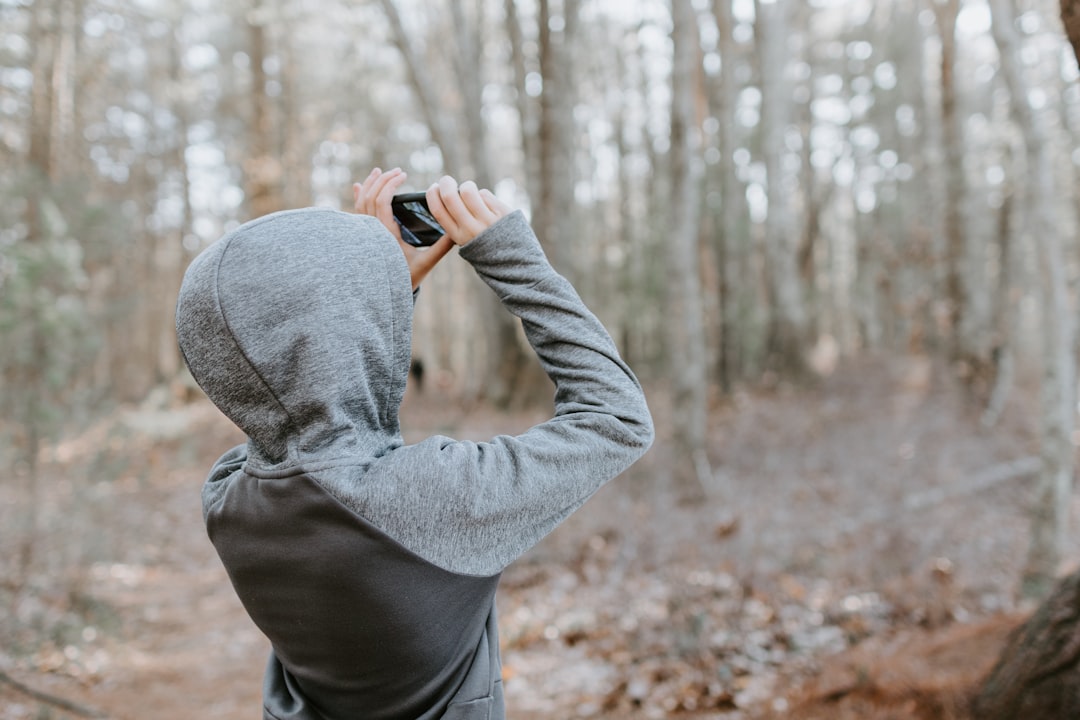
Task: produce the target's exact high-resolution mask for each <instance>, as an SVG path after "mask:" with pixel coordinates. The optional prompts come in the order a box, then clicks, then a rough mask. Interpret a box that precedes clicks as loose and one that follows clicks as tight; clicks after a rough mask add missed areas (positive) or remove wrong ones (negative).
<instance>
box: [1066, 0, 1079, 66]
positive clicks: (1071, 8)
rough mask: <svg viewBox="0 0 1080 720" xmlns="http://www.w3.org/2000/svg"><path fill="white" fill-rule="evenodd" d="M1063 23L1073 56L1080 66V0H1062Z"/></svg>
mask: <svg viewBox="0 0 1080 720" xmlns="http://www.w3.org/2000/svg"><path fill="white" fill-rule="evenodd" d="M1061 21H1062V23H1064V25H1065V35H1066V36H1067V37H1068V38H1069V44H1071V45H1072V48H1073V55H1075V56H1076V60H1077V63H1078V64H1080V0H1061Z"/></svg>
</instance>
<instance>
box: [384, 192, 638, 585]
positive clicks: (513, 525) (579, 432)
mask: <svg viewBox="0 0 1080 720" xmlns="http://www.w3.org/2000/svg"><path fill="white" fill-rule="evenodd" d="M460 254H461V257H462V258H464V259H465V260H467V261H468V262H469V263H470V264H471V265H472V266H473V268H474V269H475V270H476V272H477V273H478V274H479V275H480V277H481V278H483V280H484V281H485V282H486V283H487V285H488V286H489V287H491V289H492V290H494V291H495V293H496V294H497V295H498V296H499V299H500V300H501V301H502V303H503V305H504V306H505V307H506V308H507V309H508V310H509V311H510V312H511V313H513V314H514V315H516V316H517V317H519V318H520V319H521V321H522V323H523V326H524V329H525V334H526V336H527V338H528V340H529V343H530V344H531V345H532V347H533V349H534V350H535V351H536V353H537V355H538V356H539V359H540V362H541V364H542V366H543V368H544V371H545V372H546V373H547V374H548V376H549V377H550V378H551V379H552V381H553V382H554V383H555V415H554V417H552V418H551V419H550V420H548V421H547V422H544V423H542V424H540V425H537V426H535V427H533V428H531V429H529V430H528V431H526V432H525V433H523V434H521V435H518V436H516V437H510V436H499V437H496V438H494V439H492V440H491V441H489V442H481V443H477V442H464V441H455V440H452V439H450V438H446V437H441V436H436V437H432V438H429V439H427V440H426V441H424V442H421V443H418V444H416V445H412V446H407V447H403V448H400V449H398V450H396V451H394V452H393V453H390V454H389V455H388V456H386V457H385V458H383V460H382V461H381V462H379V463H378V464H377V467H373V468H371V471H373V472H375V473H377V474H378V475H379V480H378V483H379V485H380V486H381V487H382V488H383V489H384V491H385V492H384V493H378V496H379V497H381V502H380V501H379V499H378V498H376V497H372V498H371V500H373V501H375V505H376V506H377V505H379V504H382V505H383V507H382V508H378V507H369V510H374V511H375V513H376V514H377V515H379V516H380V517H379V518H378V520H377V522H378V523H379V524H380V525H381V526H382V527H383V529H384V530H385V531H386V532H387V533H388V534H390V535H391V536H392V537H395V539H397V540H398V541H399V542H401V543H402V544H404V545H405V546H406V547H409V548H410V549H411V550H413V551H414V552H417V553H418V554H419V555H421V556H422V557H424V558H425V559H427V560H429V561H431V562H433V563H435V564H436V565H439V566H441V567H443V568H445V569H448V570H452V571H454V572H460V573H468V574H475V575H491V574H494V573H497V572H500V571H501V570H502V569H503V568H504V567H505V566H506V565H508V564H509V563H510V562H512V561H513V560H515V559H516V558H517V557H519V556H520V555H521V554H522V553H524V552H525V551H526V550H528V549H529V548H530V547H532V546H533V545H534V544H535V543H536V542H538V541H539V540H540V539H541V538H543V537H544V536H545V535H546V534H548V533H549V532H551V530H553V529H554V528H555V527H556V526H557V525H558V524H559V523H560V522H562V521H563V520H564V519H566V518H567V517H568V516H569V515H570V514H571V513H572V512H573V511H574V510H576V509H577V508H578V507H580V506H581V505H582V504H583V503H584V502H585V501H586V500H587V499H588V498H589V497H590V496H591V495H592V494H593V493H595V492H596V491H597V490H598V489H599V488H600V487H601V486H602V485H603V484H604V483H606V482H607V481H608V480H610V479H612V478H614V477H615V476H616V475H618V474H619V473H621V472H622V471H623V470H625V469H626V468H627V467H629V466H630V465H631V464H632V463H633V462H634V461H636V460H637V459H638V458H639V457H640V456H641V455H642V454H644V452H645V451H646V450H647V449H648V448H649V446H650V444H651V443H652V439H653V425H652V419H651V417H650V415H649V410H648V407H647V405H646V403H645V396H644V394H643V393H642V390H641V385H640V384H639V383H638V381H637V379H636V378H635V377H634V374H633V373H632V372H631V371H630V368H629V367H627V365H626V363H625V362H623V360H622V359H621V358H620V357H619V354H618V351H617V350H616V348H615V344H614V342H613V341H612V339H611V337H610V336H609V335H608V333H607V331H606V330H605V329H604V327H603V325H601V323H600V321H599V320H598V319H597V318H596V317H595V316H594V315H593V314H592V313H591V312H590V311H589V310H588V308H586V307H585V305H584V303H582V301H581V299H580V298H579V297H578V294H577V293H576V292H575V290H574V288H573V287H572V286H571V285H570V283H569V282H568V281H567V280H566V279H565V278H563V277H562V276H560V275H559V274H557V273H556V272H555V270H554V269H553V268H552V267H551V265H550V263H549V262H548V260H547V258H546V257H545V256H544V253H543V250H542V249H541V247H540V243H539V242H538V241H537V239H536V236H535V235H534V234H533V231H532V229H531V228H530V227H529V225H528V223H527V222H526V220H525V218H524V216H523V215H522V214H521V212H520V211H519V212H515V213H513V214H511V215H509V216H507V217H505V218H503V219H501V220H500V221H498V222H497V223H496V224H495V225H493V226H492V227H490V228H489V229H488V230H487V231H485V232H484V233H483V234H481V235H480V236H478V237H477V238H475V239H474V240H473V241H472V242H470V243H468V244H467V245H466V246H464V247H463V248H462V249H461V252H460ZM369 477H370V476H369ZM390 503H394V504H396V507H391V506H390Z"/></svg>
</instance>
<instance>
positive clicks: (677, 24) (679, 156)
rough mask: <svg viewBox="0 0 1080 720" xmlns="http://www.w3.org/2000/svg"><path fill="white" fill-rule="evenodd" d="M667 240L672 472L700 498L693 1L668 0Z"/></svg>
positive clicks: (701, 343)
mask: <svg viewBox="0 0 1080 720" xmlns="http://www.w3.org/2000/svg"><path fill="white" fill-rule="evenodd" d="M671 15H672V31H671V39H672V44H673V46H674V51H675V57H674V61H673V64H672V92H671V202H670V203H669V207H670V212H671V220H670V223H669V224H670V227H671V241H670V243H669V246H668V253H667V261H668V283H667V288H668V318H669V322H668V329H669V332H670V336H669V344H668V347H669V348H670V350H669V353H668V358H667V361H668V367H669V368H670V373H671V377H672V380H673V383H674V388H673V390H674V398H673V406H674V407H675V408H676V412H675V417H674V438H673V439H674V441H675V451H674V456H673V458H672V460H673V466H674V467H673V472H674V476H675V477H674V479H675V484H676V487H678V489H679V495H680V497H681V498H682V499H683V500H686V501H693V500H700V499H701V498H702V497H704V494H705V488H706V487H707V483H708V482H709V480H710V475H711V471H710V470H709V461H708V458H707V456H706V453H705V431H706V427H707V424H708V422H707V421H708V415H707V407H706V402H707V396H708V392H707V388H708V376H707V372H706V358H705V320H704V313H703V310H702V299H701V276H700V274H699V272H700V271H699V267H698V265H699V257H700V247H699V235H698V232H699V228H700V225H699V223H700V205H701V181H702V175H703V167H702V164H701V160H700V159H699V156H700V154H701V153H700V149H699V146H700V142H701V141H700V136H701V133H700V129H699V128H698V127H697V121H696V112H695V107H694V104H695V91H696V86H697V84H698V82H699V77H700V66H701V64H700V61H699V58H700V53H701V47H700V42H699V40H698V34H697V21H696V17H695V13H694V7H693V4H692V0H672V2H671Z"/></svg>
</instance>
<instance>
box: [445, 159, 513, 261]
mask: <svg viewBox="0 0 1080 720" xmlns="http://www.w3.org/2000/svg"><path fill="white" fill-rule="evenodd" d="M427 201H428V209H429V210H431V214H432V215H434V216H435V219H436V220H438V221H439V224H440V225H442V226H443V229H444V230H445V231H446V236H447V237H449V238H450V239H451V240H453V241H454V243H455V244H456V245H458V246H461V245H465V244H466V243H468V242H469V241H470V240H472V239H473V238H475V237H476V236H477V235H479V234H480V233H482V232H484V231H485V230H487V229H488V228H489V227H491V226H492V225H494V224H495V223H496V221H498V220H499V218H502V217H505V216H506V215H509V214H510V213H511V212H512V211H513V210H512V208H511V207H510V206H509V205H507V204H506V203H504V202H502V201H501V200H499V199H498V198H497V197H495V194H494V193H492V192H491V191H490V190H486V189H485V190H480V189H479V188H477V187H476V183H474V182H473V181H472V180H468V181H466V182H463V183H462V184H461V186H460V187H459V186H458V184H457V180H455V179H454V178H452V177H450V176H449V175H444V176H443V177H442V178H440V179H439V182H437V183H435V184H434V185H432V186H431V187H430V188H428V191H427Z"/></svg>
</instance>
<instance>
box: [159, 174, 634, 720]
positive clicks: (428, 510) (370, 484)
mask: <svg viewBox="0 0 1080 720" xmlns="http://www.w3.org/2000/svg"><path fill="white" fill-rule="evenodd" d="M402 182H404V174H403V173H401V172H400V171H397V170H395V171H392V172H390V173H382V172H380V171H378V170H376V171H373V172H372V174H371V175H370V176H369V177H368V178H367V180H365V181H364V182H363V183H359V184H357V185H356V186H355V188H354V189H355V196H356V208H357V210H358V211H360V212H359V214H353V213H345V212H340V211H337V210H331V209H324V208H307V209H300V210H287V211H283V212H279V213H274V214H271V215H268V216H265V217H261V218H258V219H255V220H252V221H250V222H248V223H246V224H244V225H241V226H240V227H239V228H237V229H236V230H234V231H232V232H229V233H228V234H226V235H225V236H224V237H222V238H221V239H220V240H218V241H217V242H215V243H214V244H212V245H211V246H209V247H208V248H206V249H205V250H204V251H203V252H202V253H201V254H200V255H199V256H198V257H197V258H195V260H194V261H193V262H192V263H191V265H190V267H189V268H188V270H187V272H186V274H185V276H184V281H183V285H182V287H181V289H180V293H179V298H178V302H177V308H176V333H177V339H178V342H179V345H180V349H181V351H182V353H183V356H184V359H185V361H186V362H187V365H188V367H189V368H190V370H191V373H192V375H193V376H194V378H195V380H196V381H197V382H198V383H199V385H200V386H201V387H202V388H203V390H204V391H205V392H206V394H207V396H208V397H209V398H210V399H211V400H212V401H213V402H214V403H215V404H216V405H217V406H218V408H219V409H220V410H221V411H222V412H223V413H224V414H225V415H227V416H228V417H229V418H230V419H231V420H232V421H233V422H234V423H235V424H236V425H237V426H238V427H239V428H240V429H241V430H242V431H243V432H244V433H245V435H246V437H247V442H246V444H244V445H241V446H239V447H235V448H233V449H231V450H229V451H228V452H226V453H225V454H224V455H223V456H222V457H221V458H220V459H219V460H218V461H217V462H216V463H215V464H214V465H213V467H212V469H211V470H210V474H209V477H208V478H207V480H206V483H205V484H204V486H203V491H202V501H203V515H204V518H205V521H206V527H207V532H208V535H209V537H210V540H211V542H212V543H213V545H214V547H215V549H216V550H217V552H218V554H219V556H220V558H221V561H222V563H223V564H224V566H225V569H226V570H227V572H228V575H229V578H230V580H231V582H232V584H233V586H234V588H235V590H236V593H237V595H238V596H239V598H240V600H241V602H242V603H243V605H244V608H245V609H246V610H247V612H248V614H249V615H250V616H251V618H252V620H253V621H254V622H255V623H256V625H258V627H259V628H260V629H261V630H262V632H263V633H265V634H266V636H267V637H268V638H269V640H270V642H271V645H272V650H271V653H270V658H269V661H268V664H267V667H266V673H265V680H264V686H263V701H264V710H263V718H264V720H434V719H435V718H444V719H446V720H500V719H501V718H504V717H505V709H504V704H503V692H502V681H501V671H500V661H499V641H498V629H497V626H496V621H495V590H496V585H497V584H498V581H499V576H500V573H501V572H502V571H503V569H504V568H505V567H506V566H507V565H508V564H509V563H511V562H513V561H514V560H515V559H516V558H518V557H519V556H521V555H522V553H524V552H525V551H526V550H528V549H529V548H530V547H532V546H533V545H534V544H536V543H537V542H538V541H539V540H540V539H541V538H543V537H544V536H545V535H546V534H547V533H549V532H550V531H551V530H553V529H554V528H555V527H556V526H557V525H558V524H559V523H560V522H562V521H563V520H564V519H566V518H567V517H568V516H569V515H570V514H571V513H572V512H574V510H576V509H577V508H578V507H580V506H581V505H582V503H584V502H585V501H586V500H587V499H588V498H589V497H590V496H591V495H592V494H593V493H595V492H596V491H597V489H599V488H600V487H601V486H602V485H603V484H604V483H605V482H607V481H608V480H610V479H612V478H613V477H615V476H616V475H618V474H619V473H621V472H622V471H623V470H625V469H626V468H627V467H628V466H629V465H630V464H631V463H633V462H634V461H635V460H637V459H638V458H639V457H640V456H641V455H642V454H643V453H644V452H645V451H646V450H647V449H648V447H649V445H650V444H651V442H652V439H653V425H652V420H651V417H650V414H649V410H648V407H647V406H646V403H645V397H644V395H643V393H642V390H641V386H640V385H639V383H638V381H637V379H636V378H635V377H634V375H633V373H632V372H631V371H630V368H628V367H627V365H626V363H624V362H623V360H622V359H621V358H620V357H619V353H618V352H617V351H616V348H615V344H614V343H613V342H612V340H611V338H610V337H609V335H608V333H607V332H606V331H605V330H604V328H603V326H602V325H601V324H600V322H599V321H598V320H597V319H596V317H595V316H594V315H593V314H592V313H591V312H590V311H589V310H588V309H587V308H586V307H585V305H584V304H583V303H582V301H581V299H580V298H579V297H578V295H577V293H576V292H575V291H574V289H573V288H572V287H571V285H570V284H569V283H568V282H567V281H566V280H565V279H564V278H563V277H561V276H560V275H559V274H558V273H556V272H555V270H553V269H552V267H551V265H550V264H549V263H548V261H547V259H546V257H545V255H544V252H543V250H542V249H541V246H540V243H539V242H538V241H537V238H536V236H535V235H534V234H533V231H532V230H531V228H530V227H529V224H528V223H527V222H526V220H525V218H524V216H523V215H522V213H521V212H520V211H515V212H511V210H510V208H508V207H507V206H505V205H504V204H502V203H501V202H500V201H498V200H497V199H496V198H495V196H494V195H493V194H491V193H490V192H488V191H486V190H484V191H480V190H478V189H477V188H476V185H475V184H474V183H464V184H462V185H461V186H460V187H459V186H458V185H457V183H456V182H455V181H454V180H453V179H452V178H450V177H444V178H442V179H441V180H440V181H439V183H438V184H437V185H434V186H432V187H431V188H430V189H429V190H428V192H427V197H428V202H429V205H430V207H431V211H432V213H433V214H434V216H435V217H436V219H438V220H439V221H440V223H441V224H442V226H443V227H444V228H445V229H446V231H447V236H446V237H444V238H443V239H442V240H440V242H439V244H437V245H436V246H434V247H433V248H432V249H430V250H427V251H421V250H416V249H414V248H411V247H409V246H406V245H405V244H404V243H402V242H401V240H400V235H399V234H398V228H397V226H396V224H395V222H394V221H393V219H392V216H391V214H390V198H391V196H392V195H393V193H394V191H395V190H396V189H397V188H398V187H399V186H400V185H401V183H402ZM455 246H457V247H458V248H460V251H459V255H460V257H461V258H462V259H463V260H465V261H466V262H468V263H469V264H470V265H471V266H472V267H473V269H474V270H475V271H476V273H477V274H478V275H479V276H480V277H481V278H482V279H483V281H484V282H485V283H486V284H487V285H488V286H489V287H490V288H491V289H492V290H493V291H494V292H495V293H496V294H497V295H498V297H499V299H500V300H501V301H502V303H503V305H504V306H505V307H506V308H507V309H508V310H509V311H510V312H511V313H513V314H514V315H516V316H517V317H519V318H520V319H521V322H522V323H523V326H524V330H525V334H526V336H527V338H528V340H529V343H530V344H531V345H532V347H533V349H534V350H535V351H536V354H537V355H538V357H539V359H540V362H541V364H542V365H543V367H544V370H545V371H546V372H547V374H548V376H549V377H550V378H551V379H552V381H553V382H554V384H555V398H554V399H555V414H554V417H552V418H551V419H550V420H548V421H546V422H543V423H541V424H539V425H537V426H535V427H533V428H531V429H530V430H528V431H526V432H524V433H523V434H521V435H518V436H516V437H511V436H499V437H495V438H493V439H491V440H490V441H488V442H466V441H458V440H454V439H451V438H449V437H443V436H435V437H430V438H427V439H426V440H424V441H422V442H419V443H416V444H412V445H406V444H405V443H404V442H403V440H402V436H401V431H400V428H399V422H398V409H399V406H400V403H401V400H402V396H403V394H404V391H405V383H406V379H407V375H408V370H409V363H410V356H411V339H412V338H411V335H412V316H413V304H414V300H415V289H416V287H417V285H418V284H419V280H420V279H422V278H423V277H424V276H425V275H426V274H427V273H428V272H429V271H430V270H431V269H432V267H434V265H435V264H436V263H437V262H439V260H440V259H441V258H442V257H443V256H444V255H446V254H447V251H448V250H450V249H452V248H453V247H455ZM457 311H458V312H469V309H468V308H464V307H463V308H459V309H457Z"/></svg>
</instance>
